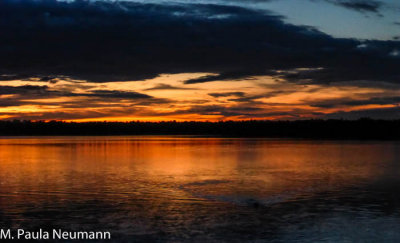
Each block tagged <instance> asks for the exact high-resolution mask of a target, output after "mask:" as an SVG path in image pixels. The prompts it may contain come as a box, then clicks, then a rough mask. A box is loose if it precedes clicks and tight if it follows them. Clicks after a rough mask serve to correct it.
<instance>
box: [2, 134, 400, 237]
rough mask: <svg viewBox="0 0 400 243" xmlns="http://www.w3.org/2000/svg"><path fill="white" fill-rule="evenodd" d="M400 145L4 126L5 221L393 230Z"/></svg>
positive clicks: (286, 232)
mask: <svg viewBox="0 0 400 243" xmlns="http://www.w3.org/2000/svg"><path fill="white" fill-rule="evenodd" d="M399 145H400V144H399V143H397V142H340V141H336V142H321V141H295V140H266V139H224V138H190V137H183V138H182V137H53V138H44V137H41V138H3V139H0V223H1V225H2V227H4V226H7V227H8V226H11V227H14V228H18V227H24V228H27V229H29V228H39V227H42V228H54V227H56V228H63V229H72V230H85V229H87V230H111V231H112V233H113V237H114V238H117V239H120V240H128V239H135V240H138V241H141V240H143V241H148V240H161V241H185V240H187V239H192V240H197V241H204V240H209V241H210V240H211V241H221V240H222V241H230V240H238V241H252V240H271V241H294V240H297V241H304V242H309V241H324V240H326V241H342V240H344V241H354V240H355V239H356V238H355V237H361V238H358V239H364V240H365V241H371V240H372V241H373V240H380V241H381V240H382V239H383V238H382V237H386V238H385V239H387V240H393V241H397V240H400V233H398V232H400V231H399V229H400V223H399V221H398V219H399V215H398V214H399V208H400V207H399V205H400V203H399V202H400V200H399V196H398V195H400V194H399V192H400V188H399V187H398V185H399V184H398V182H399V179H398V178H400V177H399V165H398V163H399V154H400V152H399V151H400V150H399ZM383 225H384V226H385V227H383ZM386 233H387V234H386ZM387 237H389V238H387ZM355 242H357V241H355Z"/></svg>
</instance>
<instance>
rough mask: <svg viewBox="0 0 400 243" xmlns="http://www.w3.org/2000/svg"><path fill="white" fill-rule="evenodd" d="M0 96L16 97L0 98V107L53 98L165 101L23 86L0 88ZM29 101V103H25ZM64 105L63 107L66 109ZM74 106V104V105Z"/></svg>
mask: <svg viewBox="0 0 400 243" xmlns="http://www.w3.org/2000/svg"><path fill="white" fill-rule="evenodd" d="M0 95H16V97H14V96H13V97H6V98H0V106H3V107H4V106H15V105H22V104H46V103H43V102H41V103H37V102H35V99H43V98H53V97H88V98H93V99H102V100H103V101H104V100H106V99H118V100H125V99H129V100H137V101H142V100H150V101H149V102H152V103H160V102H161V103H166V102H168V101H167V100H163V99H157V98H154V97H152V96H150V95H146V94H142V93H138V92H132V91H119V90H91V91H89V92H87V93H79V92H78V93H76V92H69V91H60V90H51V89H50V88H49V87H48V86H35V85H23V86H5V85H3V86H0ZM25 100H29V101H25ZM89 103H90V104H93V103H92V102H89V101H88V103H87V104H82V103H79V102H78V106H79V107H81V108H84V107H86V106H87V105H89ZM67 106H68V105H67V104H64V106H63V107H67ZM75 106H76V104H75Z"/></svg>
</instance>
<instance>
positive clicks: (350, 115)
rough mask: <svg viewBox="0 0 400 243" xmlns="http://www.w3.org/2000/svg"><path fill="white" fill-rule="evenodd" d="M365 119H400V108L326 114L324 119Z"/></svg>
mask: <svg viewBox="0 0 400 243" xmlns="http://www.w3.org/2000/svg"><path fill="white" fill-rule="evenodd" d="M365 117H373V118H375V119H385V120H386V119H387V120H392V119H400V108H399V107H394V108H377V109H365V110H356V111H349V112H345V111H340V112H335V113H331V114H326V115H324V116H323V118H327V119H351V120H355V119H360V118H365Z"/></svg>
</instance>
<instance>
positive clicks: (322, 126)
mask: <svg viewBox="0 0 400 243" xmlns="http://www.w3.org/2000/svg"><path fill="white" fill-rule="evenodd" d="M65 135H73V136H96V135H99V136H104V135H192V136H199V135H201V136H217V137H249V138H300V139H342V140H400V120H372V119H360V120H298V121H223V122H175V121H169V122H136V121H135V122H83V123H77V122H63V121H48V122H45V121H19V120H14V121H0V136H65Z"/></svg>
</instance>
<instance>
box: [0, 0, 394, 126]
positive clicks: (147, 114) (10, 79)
mask: <svg viewBox="0 0 400 243" xmlns="http://www.w3.org/2000/svg"><path fill="white" fill-rule="evenodd" d="M399 13H400V2H399V1H398V0H191V1H189V0H175V1H168V0H164V1H163V0H141V1H140V0H132V1H128V0H126V1H107V0H104V1H84V0H75V1H73V0H70V1H56V0H0V31H1V38H0V56H1V59H0V82H1V84H0V119H32V120H51V119H56V120H67V121H71V120H74V121H93V120H99V121H103V120H108V121H129V120H143V121H159V120H179V121H181V120H182V121H183V120H209V121H218V120H247V119H274V120H276V119H284V120H296V119H308V118H324V119H325V118H345V119H357V118H361V117H371V118H383V119H400V107H399V104H400V15H399Z"/></svg>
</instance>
